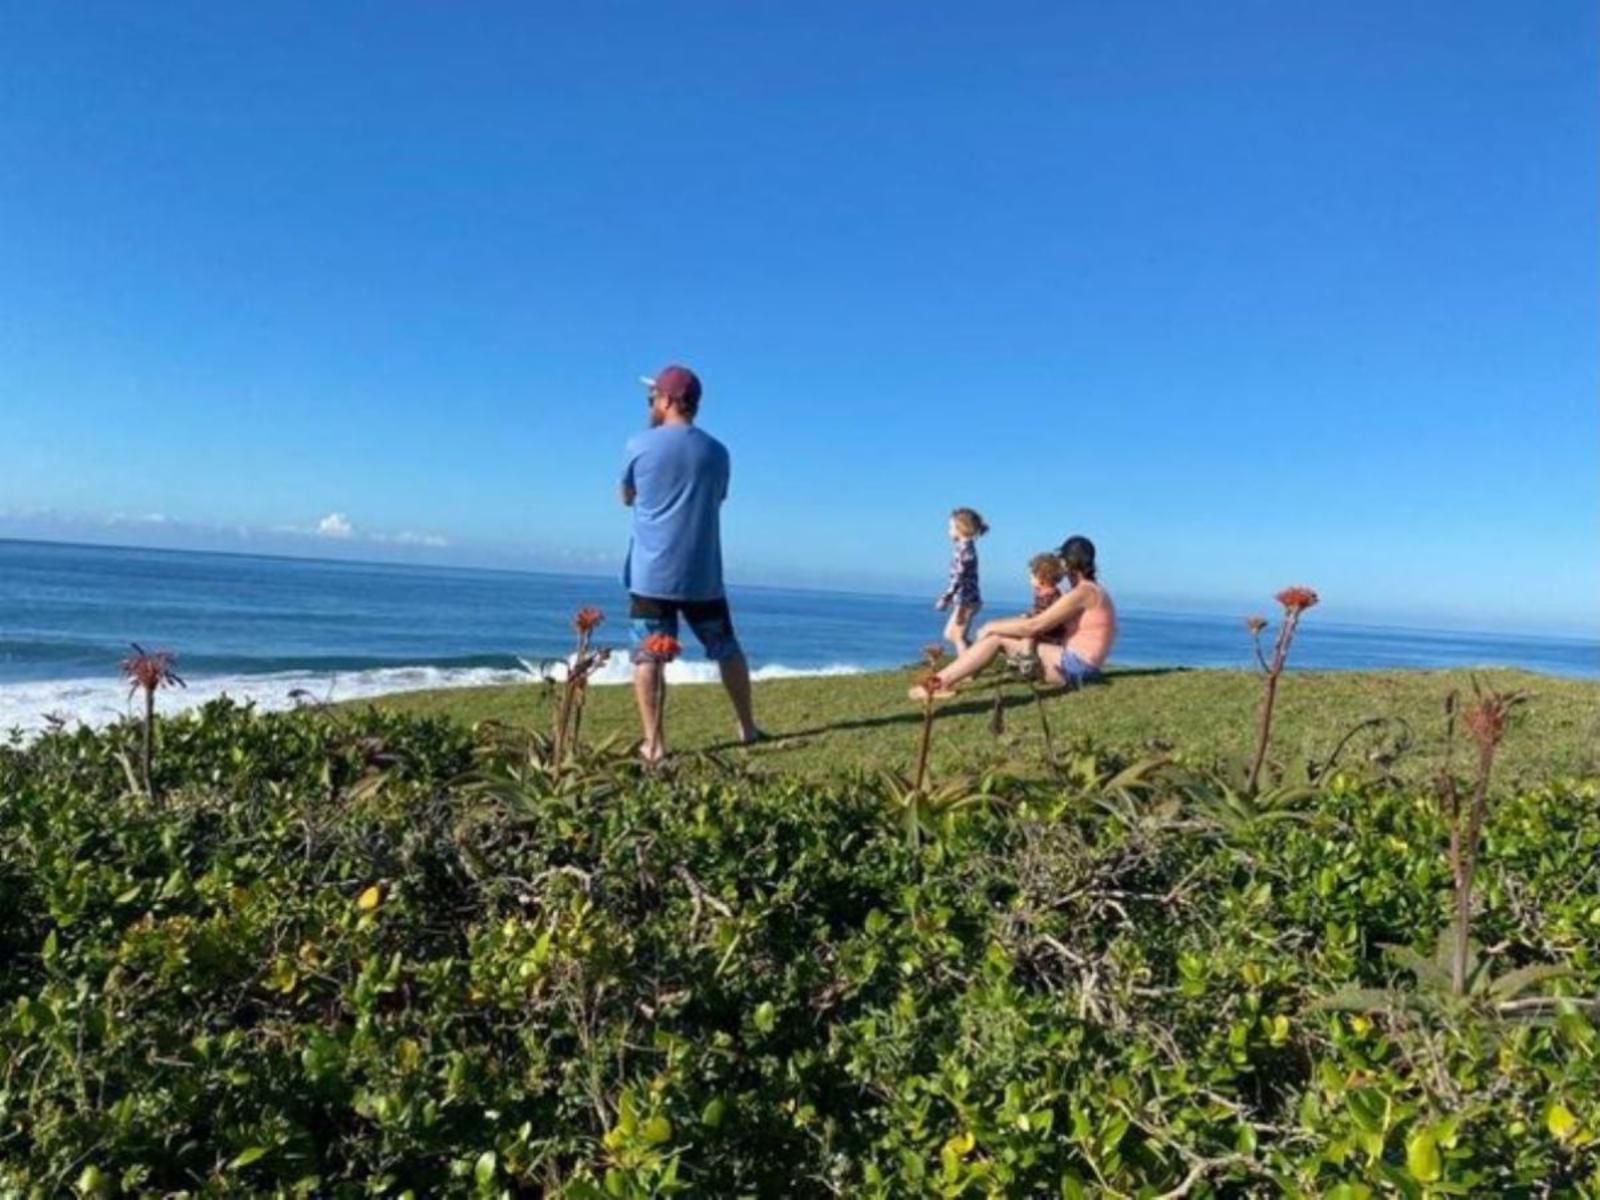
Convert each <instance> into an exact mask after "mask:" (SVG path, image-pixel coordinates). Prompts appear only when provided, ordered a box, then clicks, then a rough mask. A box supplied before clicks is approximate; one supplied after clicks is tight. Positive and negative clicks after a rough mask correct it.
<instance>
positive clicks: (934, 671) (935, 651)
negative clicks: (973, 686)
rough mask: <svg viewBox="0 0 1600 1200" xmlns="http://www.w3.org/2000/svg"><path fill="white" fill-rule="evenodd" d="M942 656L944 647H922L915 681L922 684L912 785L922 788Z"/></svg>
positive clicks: (925, 780) (926, 766)
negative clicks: (919, 667) (915, 768)
mask: <svg viewBox="0 0 1600 1200" xmlns="http://www.w3.org/2000/svg"><path fill="white" fill-rule="evenodd" d="M943 658H944V648H943V647H942V646H936V645H933V644H931V643H930V644H929V645H927V646H924V647H923V648H922V661H923V664H924V666H923V671H922V674H921V675H920V676H918V679H917V682H918V683H919V684H920V685H921V686H922V736H921V739H920V740H919V742H918V744H917V770H916V774H915V775H914V776H913V778H914V780H915V782H914V784H913V787H915V789H916V790H917V791H919V792H920V791H921V790H922V785H923V784H924V783H926V782H927V779H928V754H929V752H930V751H931V750H932V749H933V718H934V714H935V712H936V711H937V701H936V700H935V695H936V693H937V692H938V691H939V688H940V686H941V682H940V679H939V664H940V661H941V660H942V659H943Z"/></svg>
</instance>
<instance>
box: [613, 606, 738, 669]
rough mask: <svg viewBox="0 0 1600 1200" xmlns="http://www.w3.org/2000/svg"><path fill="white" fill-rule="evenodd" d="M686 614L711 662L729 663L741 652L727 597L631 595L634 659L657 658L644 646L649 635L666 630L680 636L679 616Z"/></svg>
mask: <svg viewBox="0 0 1600 1200" xmlns="http://www.w3.org/2000/svg"><path fill="white" fill-rule="evenodd" d="M680 613H681V614H682V615H683V618H684V620H686V621H688V622H689V628H690V629H692V630H693V631H694V636H695V639H696V640H697V641H698V642H699V643H700V645H701V646H702V647H703V648H704V650H705V652H706V657H707V658H708V659H710V660H711V661H712V662H715V663H719V662H726V661H727V660H728V659H730V658H733V657H734V656H735V655H737V654H738V653H739V639H738V638H737V637H736V636H734V632H733V615H732V614H731V613H730V612H729V611H728V602H727V601H726V600H721V599H719V600H663V599H659V598H657V597H655V596H630V597H629V605H628V618H629V629H630V632H631V634H632V640H633V661H634V662H636V663H645V662H653V661H655V660H654V659H653V658H652V657H651V655H650V654H649V652H647V651H646V650H645V648H644V642H645V639H646V638H649V637H652V636H654V635H656V634H660V633H664V634H666V635H667V636H668V637H672V638H675V637H677V636H678V616H679V614H680Z"/></svg>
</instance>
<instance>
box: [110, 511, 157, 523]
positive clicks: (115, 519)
mask: <svg viewBox="0 0 1600 1200" xmlns="http://www.w3.org/2000/svg"><path fill="white" fill-rule="evenodd" d="M107 519H108V521H109V522H110V523H111V524H112V525H165V524H167V523H168V522H169V521H171V520H172V518H171V517H169V516H167V514H166V513H112V514H111V516H110V517H109V518H107Z"/></svg>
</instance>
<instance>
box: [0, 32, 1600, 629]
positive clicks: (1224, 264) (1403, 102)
mask: <svg viewBox="0 0 1600 1200" xmlns="http://www.w3.org/2000/svg"><path fill="white" fill-rule="evenodd" d="M1597 48H1600V18H1597V10H1596V6H1595V5H1594V4H1593V3H1592V0H1540V2H1539V3H1536V4H1513V3H1508V2H1505V0H1496V2H1494V3H1485V2H1478V0H1438V2H1432V3H1422V2H1411V3H1404V2H1403V3H1396V2H1394V0H1373V2H1370V3H1337V4H1334V3H1323V2H1317V3H1294V2H1284V0H1270V2H1266V0H1263V2H1259V3H1250V2H1242V3H1229V4H1211V3H1200V2H1194V3H1181V2H1174V3H1127V4H1106V3H1101V2H1094V3H1082V2H1071V3H1067V2H1061V0H1050V2H1041V3H1032V4H1003V3H1002V4H981V5H980V4H972V3H944V2H919V3H909V2H907V3H861V2H860V0H849V2H841V3H806V4H797V3H777V2H752V0H740V2H737V3H734V2H728V3H698V2H697V3H679V4H660V3H652V4H642V3H640V4H618V3H594V4H581V5H574V4H563V5H553V4H530V3H505V4H491V3H472V4H445V3H383V4H374V3H364V4H344V3H328V2H326V0H318V2H317V3H314V4H313V3H304V4H301V3H279V2H274V3H270V4H269V3H253V4H245V3H223V4H218V3H214V2H212V0H206V2H204V3H200V2H195V3H182V2H177V0H171V2H164V3H160V4H146V3H138V2H129V3H123V4H102V3H90V2H83V3H74V4H32V3H27V2H26V0H0V536H4V535H13V536H17V535H20V536H72V537H95V538H101V537H103V538H109V539H112V540H124V541H140V542H158V543H161V544H173V543H179V544H191V545H212V546H220V547H223V548H244V547H249V546H254V547H258V548H262V549H273V550H283V549H299V550H300V551H301V552H307V553H332V554H346V555H360V556H374V555H377V556H386V557H387V556H393V557H417V558H424V559H429V560H431V561H455V562H476V563H484V564H506V565H517V564H522V565H538V566H555V567H567V568H570V569H591V570H592V569H604V570H608V571H609V570H611V569H612V568H613V567H614V566H615V565H616V563H617V561H618V559H619V557H620V553H621V547H622V544H623V542H624V539H625V528H626V526H625V517H624V514H623V512H622V510H621V509H620V508H618V507H617V506H616V502H615V497H614V488H615V480H616V476H617V471H618V467H619V454H620V448H621V445H622V443H623V441H624V439H625V438H626V436H627V435H628V433H629V432H631V430H632V429H633V428H635V427H636V426H637V425H638V424H639V423H640V422H641V420H642V418H643V415H644V403H643V398H642V393H641V391H640V389H639V388H638V386H637V384H636V382H635V379H636V376H638V375H639V374H640V373H641V372H649V371H652V370H653V369H654V368H656V367H658V366H660V365H661V364H663V363H664V362H667V361H669V360H673V359H681V360H683V361H686V362H688V363H690V364H691V365H693V366H694V367H695V368H696V369H698V370H699V372H700V373H701V375H702V377H703V378H704V380H705V384H706V404H705V409H704V413H703V420H704V423H705V424H706V426H707V427H708V428H709V429H711V430H712V432H714V433H716V434H717V435H719V436H721V437H722V438H723V439H724V440H725V441H727V442H728V443H729V445H730V447H731V448H732V450H733V455H734V491H733V499H732V501H731V503H730V507H729V510H728V514H727V540H728V543H729V545H728V552H729V558H730V561H731V564H732V568H733V572H734V574H735V575H736V576H737V577H739V578H742V579H746V580H751V581H756V582H779V583H793V582H802V583H816V584H830V585H838V584H844V585H849V586H858V587H863V586H864V587H892V588H919V587H920V588H925V590H927V592H928V594H929V596H930V597H931V596H932V595H933V594H935V593H936V592H937V591H938V589H939V587H940V586H941V583H942V579H943V574H944V571H945V566H946V561H947V558H948V544H947V543H946V542H945V541H944V533H943V526H944V517H945V514H946V513H947V512H948V510H949V509H950V508H951V507H952V506H953V505H957V504H970V505H974V506H976V507H977V508H979V509H980V510H982V511H983V513H984V515H985V516H986V517H987V518H988V519H989V521H990V523H991V525H992V526H993V527H994V532H993V534H992V535H991V536H990V538H989V539H988V540H987V541H986V543H985V544H984V546H983V547H982V551H983V562H984V571H985V576H986V578H987V579H991V580H994V581H995V582H994V584H992V585H991V586H992V587H998V586H999V584H1000V583H1001V582H1003V581H1005V580H1007V579H1009V578H1010V576H1012V575H1017V574H1019V573H1020V571H1021V563H1022V562H1023V561H1024V560H1025V558H1026V557H1027V555H1028V554H1029V553H1031V552H1033V551H1035V550H1038V549H1042V548H1045V547H1048V546H1051V545H1053V544H1055V543H1057V542H1059V541H1060V540H1061V538H1062V537H1064V536H1065V535H1067V534H1069V533H1076V532H1083V533H1087V534H1089V535H1091V536H1092V537H1094V538H1095V540H1096V541H1097V542H1098V543H1099V544H1100V548H1101V557H1102V562H1103V565H1104V570H1105V577H1106V579H1107V581H1108V582H1110V583H1112V584H1113V586H1114V588H1115V589H1117V590H1118V591H1119V593H1120V594H1122V595H1124V596H1126V597H1128V598H1129V599H1130V600H1144V601H1150V602H1165V603H1168V604H1193V605H1195V606H1213V605H1219V604H1220V605H1234V604H1241V605H1242V604H1249V605H1250V606H1251V607H1258V606H1259V603H1258V600H1257V598H1260V597H1265V596H1268V595H1270V594H1271V592H1273V591H1275V590H1276V589H1277V588H1279V587H1281V586H1283V585H1285V584H1288V583H1301V582H1304V583H1309V584H1312V585H1314V586H1316V587H1318V588H1319V589H1320V590H1321V591H1322V593H1323V594H1324V596H1325V598H1326V600H1327V601H1328V604H1329V616H1330V617H1331V616H1335V615H1340V614H1342V615H1346V616H1349V617H1351V618H1353V619H1362V618H1369V617H1392V618H1396V619H1406V620H1412V621H1415V620H1418V619H1421V620H1424V621H1432V620H1435V619H1436V620H1438V621H1440V622H1468V623H1476V624H1484V623H1487V622H1491V621H1505V622H1509V623H1511V624H1512V625H1515V626H1518V627H1523V628H1537V627H1541V626H1549V625H1563V626H1578V627H1588V628H1593V627H1594V626H1595V625H1596V624H1597V618H1596V613H1597V609H1600V552H1597V551H1600V538H1597V534H1600V215H1597V214H1600V158H1597V155H1596V147H1597V145H1600V138H1597V134H1600V117H1597V112H1600V110H1597V106H1596V101H1595V97H1596V94H1597V88H1600V63H1597ZM1018 586H1019V587H1020V580H1019V581H1018Z"/></svg>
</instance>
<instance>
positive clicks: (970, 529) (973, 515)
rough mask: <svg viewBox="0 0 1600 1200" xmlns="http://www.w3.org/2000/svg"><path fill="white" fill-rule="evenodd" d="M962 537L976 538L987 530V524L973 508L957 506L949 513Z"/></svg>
mask: <svg viewBox="0 0 1600 1200" xmlns="http://www.w3.org/2000/svg"><path fill="white" fill-rule="evenodd" d="M950 519H951V520H952V521H954V522H955V523H956V530H957V532H959V533H960V534H961V536H962V537H968V538H978V537H982V536H983V535H984V534H986V533H988V532H989V525H988V523H987V522H986V521H984V519H983V518H982V517H981V516H979V515H978V510H977V509H975V508H958V509H956V510H954V511H953V512H952V513H951V514H950Z"/></svg>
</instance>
